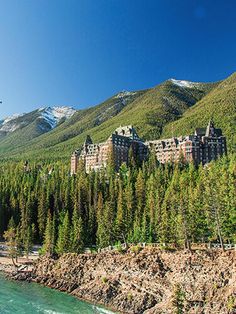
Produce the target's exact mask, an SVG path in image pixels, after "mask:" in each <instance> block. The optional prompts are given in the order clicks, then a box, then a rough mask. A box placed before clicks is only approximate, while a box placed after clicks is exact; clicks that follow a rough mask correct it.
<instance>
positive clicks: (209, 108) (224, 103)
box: [162, 73, 236, 151]
mask: <svg viewBox="0 0 236 314" xmlns="http://www.w3.org/2000/svg"><path fill="white" fill-rule="evenodd" d="M210 118H213V120H214V122H215V124H216V126H217V127H220V128H222V130H223V133H224V134H225V135H226V136H227V142H228V149H229V150H230V151H232V150H235V147H236V73H234V74H233V75H231V76H230V77H229V78H228V79H226V80H224V81H223V82H221V83H220V84H219V85H218V86H217V87H216V88H215V89H213V90H212V91H211V92H210V93H209V94H208V95H206V96H205V97H204V98H202V100H200V101H199V102H198V103H197V104H196V105H194V106H193V107H192V108H190V109H189V110H188V111H186V112H185V113H184V114H183V117H182V118H181V119H179V120H178V121H175V122H173V123H169V124H167V125H166V126H165V127H164V130H163V134H162V137H169V136H171V134H172V131H173V132H174V134H176V135H184V134H191V133H193V132H194V129H195V127H196V126H198V127H205V126H206V125H207V123H208V121H209V119H210Z"/></svg>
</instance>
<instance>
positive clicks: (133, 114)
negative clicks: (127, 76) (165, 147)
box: [0, 80, 218, 158]
mask: <svg viewBox="0 0 236 314" xmlns="http://www.w3.org/2000/svg"><path fill="white" fill-rule="evenodd" d="M183 82H184V83H183ZM217 84H218V83H191V82H186V81H176V80H168V81H166V82H164V83H162V84H160V85H158V86H156V87H154V88H151V89H149V90H144V91H138V92H122V93H119V94H117V95H115V96H113V97H111V98H110V99H108V100H107V101H105V102H103V103H102V104H100V105H97V106H95V107H91V108H88V109H85V110H79V111H78V112H77V113H76V114H74V115H73V117H72V118H71V119H69V120H68V121H66V122H64V123H63V124H61V125H59V126H58V127H56V128H55V129H54V130H52V131H50V132H48V133H46V134H43V135H41V136H38V137H37V138H34V139H32V140H30V141H27V143H25V142H22V141H20V140H19V141H18V143H17V145H14V146H13V145H11V143H12V142H11V141H8V140H5V142H4V143H3V142H0V152H1V156H2V157H9V156H11V157H18V158H29V157H34V158H37V157H40V158H48V157H52V158H65V157H66V158H68V157H69V155H70V152H71V151H72V150H74V149H75V148H78V147H79V146H80V145H81V144H82V143H83V141H84V138H85V137H86V135H87V134H90V135H91V136H92V137H93V139H94V140H95V141H101V140H105V139H106V138H107V137H108V136H109V135H110V134H111V132H113V131H114V129H115V128H116V127H118V126H120V125H127V124H133V125H134V126H135V128H136V129H137V131H138V132H139V134H140V136H142V137H143V138H144V139H151V138H159V137H160V136H161V135H162V130H163V127H164V126H165V125H166V124H167V123H169V122H170V121H175V120H177V119H179V118H181V116H182V115H183V113H184V112H185V111H186V110H188V109H189V108H190V107H191V106H193V105H194V104H196V103H197V102H198V101H199V100H200V99H202V98H203V97H204V96H205V95H207V94H208V93H209V92H210V91H211V90H212V89H214V88H215V87H216V86H217ZM14 136H15V137H16V138H17V137H18V134H14ZM19 139H20V138H19Z"/></svg>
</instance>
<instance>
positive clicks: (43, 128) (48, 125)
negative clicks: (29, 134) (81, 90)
mask: <svg viewBox="0 0 236 314" xmlns="http://www.w3.org/2000/svg"><path fill="white" fill-rule="evenodd" d="M75 112H76V110H75V109H73V108H72V107H66V106H55V107H41V108H40V109H37V110H34V111H32V112H29V113H22V114H14V115H12V116H9V117H6V118H5V119H2V120H0V134H1V135H2V136H3V135H7V134H9V133H12V132H14V131H16V130H18V129H23V128H25V127H29V126H30V125H32V124H33V125H34V127H35V128H37V129H38V130H39V134H42V133H44V132H47V131H50V130H51V129H54V128H55V127H56V126H57V125H58V124H59V123H61V122H63V121H65V120H67V119H69V118H70V117H72V116H73V114H74V113H75Z"/></svg>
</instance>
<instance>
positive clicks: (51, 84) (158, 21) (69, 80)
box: [0, 0, 236, 117]
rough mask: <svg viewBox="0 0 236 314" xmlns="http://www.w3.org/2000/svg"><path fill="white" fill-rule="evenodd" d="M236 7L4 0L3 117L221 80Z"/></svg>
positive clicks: (0, 30) (0, 54) (0, 34)
mask: <svg viewBox="0 0 236 314" xmlns="http://www.w3.org/2000/svg"><path fill="white" fill-rule="evenodd" d="M235 12H236V1H234V0H226V1H223V0H221V1H219V0H205V1H204V0H201V1H200V0H199V1H197V0H196V1H195V0H153V1H152V0H96V1H95V0H37V1H36V0H27V1H26V0H20V1H19V0H0V99H1V100H2V101H3V104H1V105H0V117H4V116H6V115H9V114H12V113H15V112H18V113H20V112H27V111H31V110H33V109H35V108H38V107H41V106H43V105H45V106H46V105H49V106H50V105H68V106H73V107H75V108H85V107H88V106H91V105H95V104H97V103H99V102H101V101H102V100H104V99H106V98H108V97H109V96H111V95H113V94H115V93H117V92H118V91H121V90H124V89H125V90H137V89H144V88H147V87H151V86H155V85H157V84H158V83H160V82H162V81H164V80H166V79H168V78H177V79H186V80H192V81H216V80H220V79H223V78H225V77H227V76H228V75H230V74H231V73H233V72H234V71H235V70H236V69H235V61H236V13H235Z"/></svg>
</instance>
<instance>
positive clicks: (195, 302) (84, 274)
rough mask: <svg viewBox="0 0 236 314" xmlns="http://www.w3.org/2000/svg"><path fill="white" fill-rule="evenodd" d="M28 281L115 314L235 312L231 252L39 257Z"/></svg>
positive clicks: (235, 287) (153, 251) (154, 251)
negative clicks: (104, 308) (114, 311)
mask: <svg viewBox="0 0 236 314" xmlns="http://www.w3.org/2000/svg"><path fill="white" fill-rule="evenodd" d="M28 279H29V278H28ZM31 279H32V280H33V281H36V282H38V283H41V284H44V285H47V286H49V287H51V288H54V289H59V290H61V291H66V292H68V293H71V294H72V295H75V296H77V297H78V298H81V299H84V300H88V301H90V302H94V303H97V304H103V305H105V306H107V307H109V308H111V309H114V310H116V311H119V312H121V313H145V314H154V313H170V314H173V313H195V314H196V313H205V314H208V313H209V314H210V313H221V314H224V313H235V311H236V307H235V296H236V273H235V251H233V250H231V251H227V252H221V251H220V250H215V251H213V250H212V251H204V250H202V251H194V252H189V251H175V252H167V251H163V250H160V249H154V248H152V249H148V248H145V249H143V250H142V251H141V252H137V253H132V252H131V251H130V252H127V253H124V254H122V253H118V252H109V253H98V254H81V255H76V254H65V255H63V256H61V257H60V258H59V259H53V258H49V257H45V256H44V257H41V258H40V259H39V260H38V262H37V264H36V265H35V269H34V271H33V273H32V277H31Z"/></svg>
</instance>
